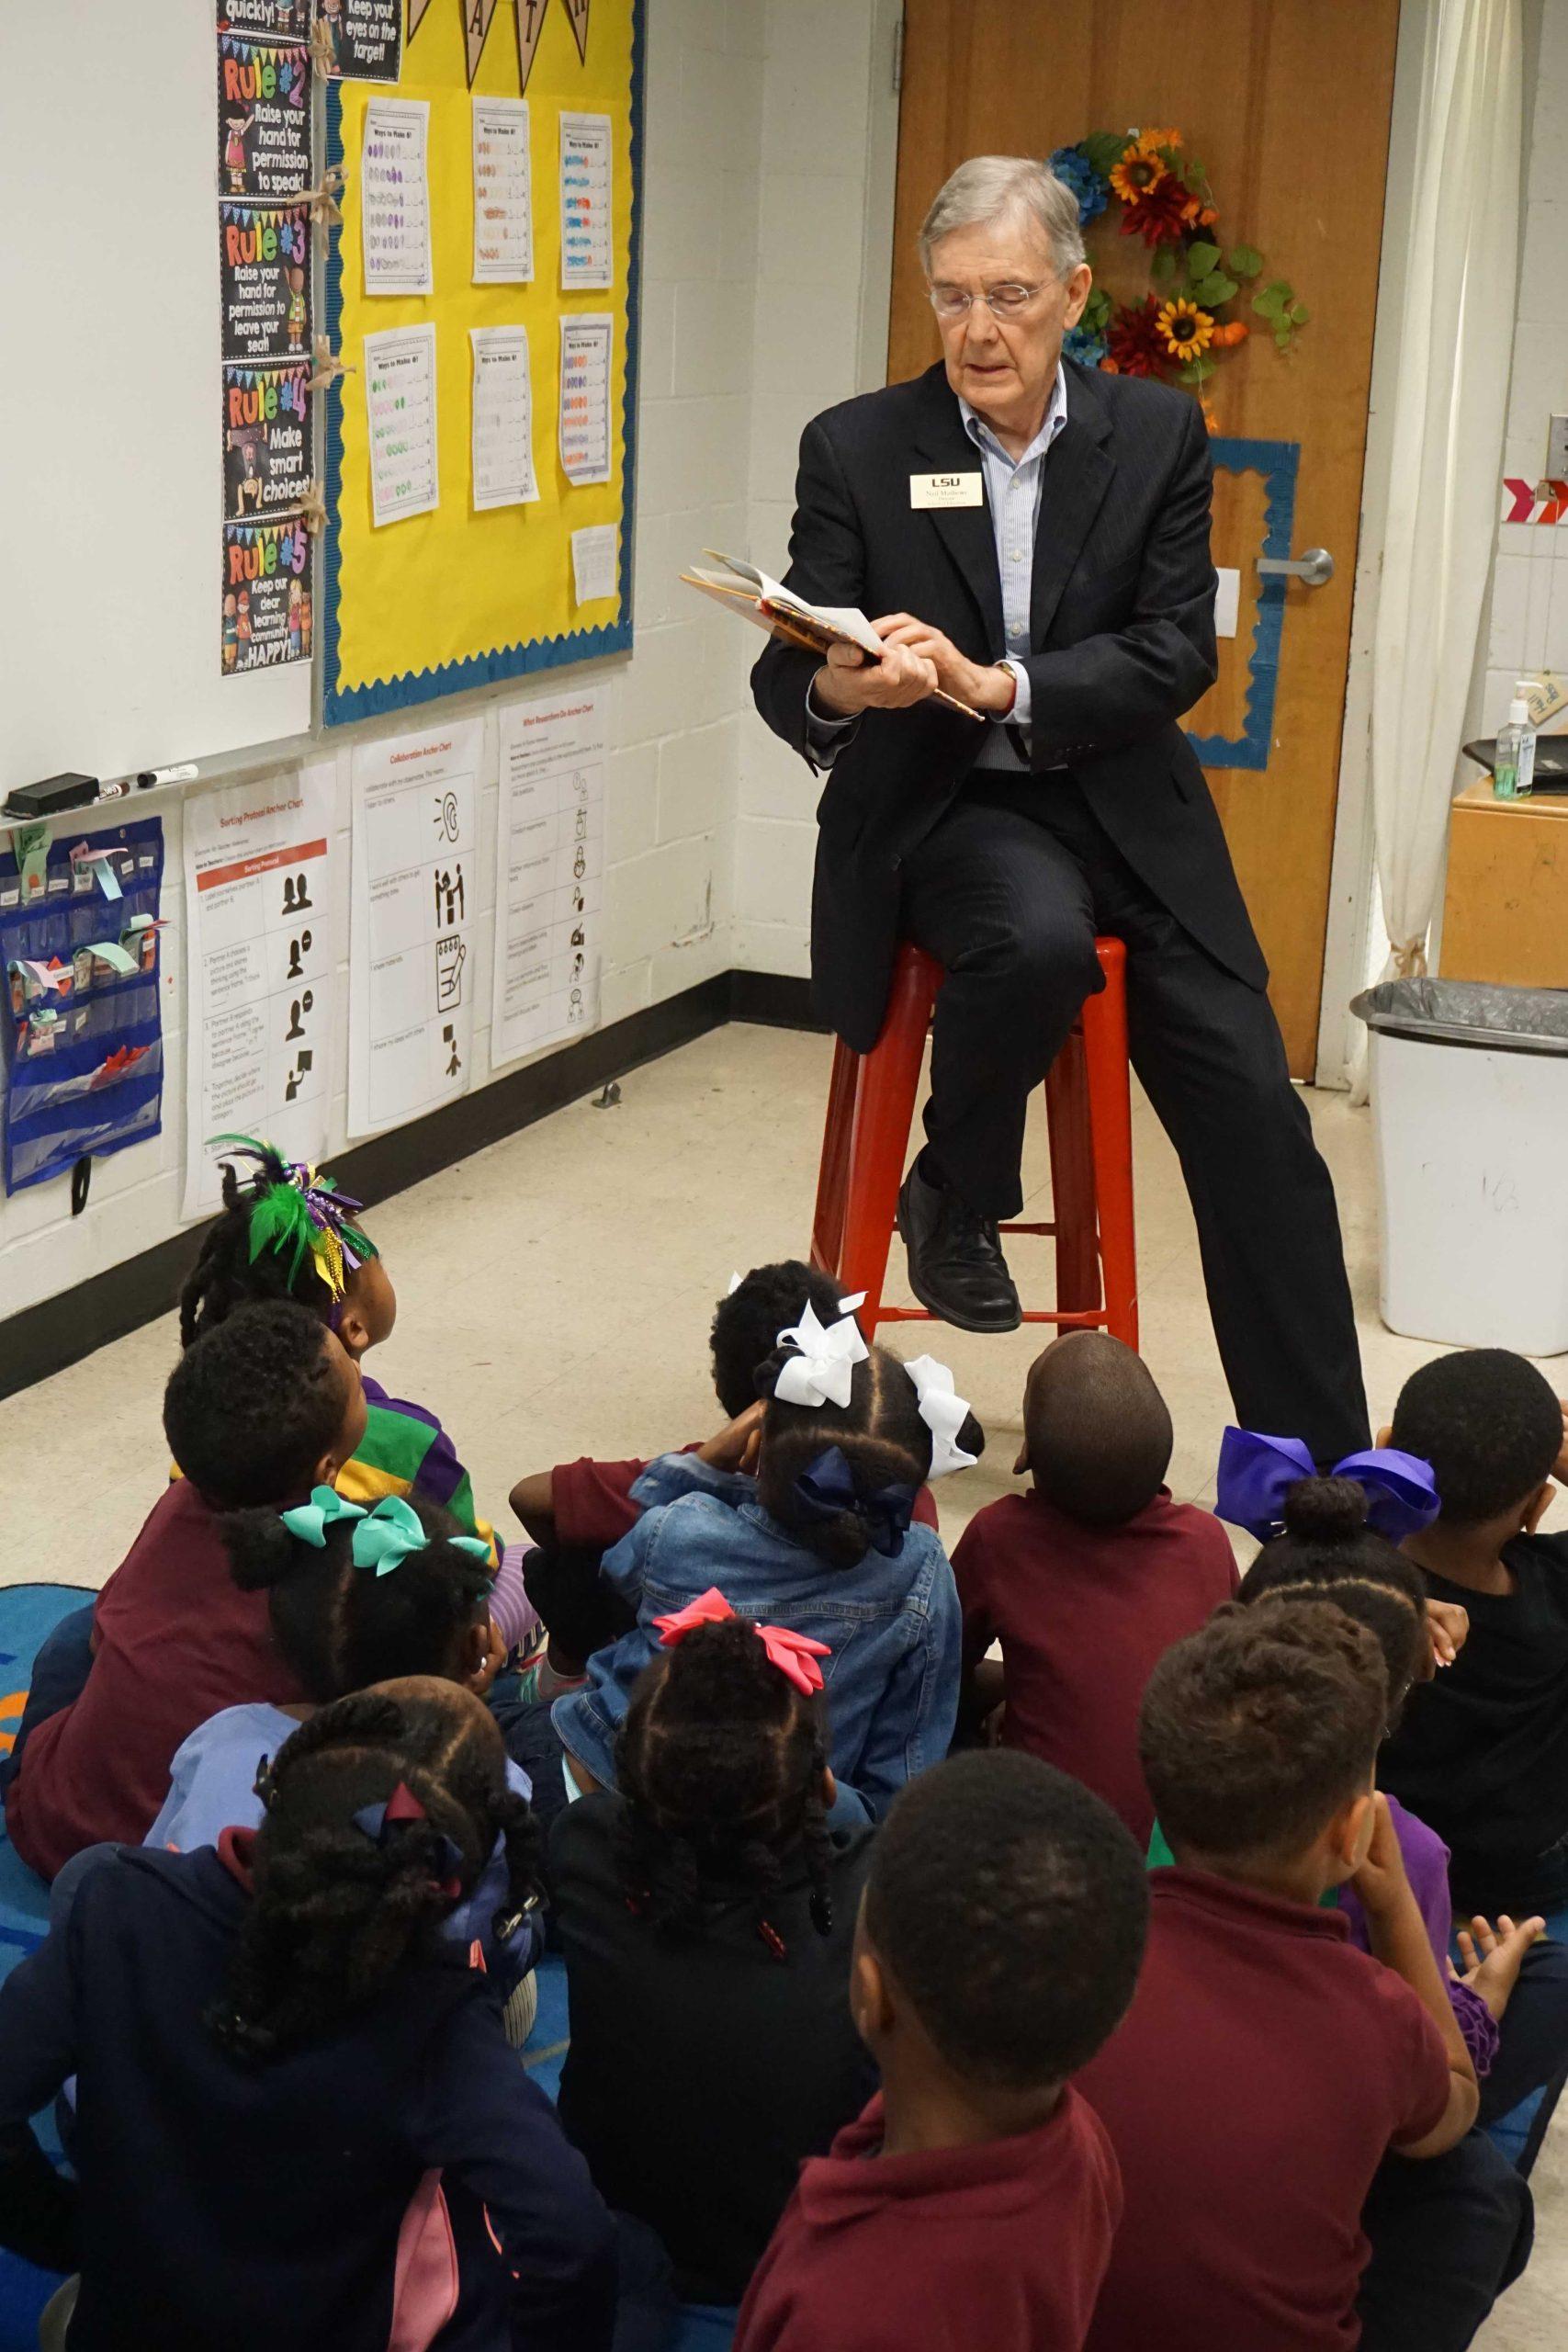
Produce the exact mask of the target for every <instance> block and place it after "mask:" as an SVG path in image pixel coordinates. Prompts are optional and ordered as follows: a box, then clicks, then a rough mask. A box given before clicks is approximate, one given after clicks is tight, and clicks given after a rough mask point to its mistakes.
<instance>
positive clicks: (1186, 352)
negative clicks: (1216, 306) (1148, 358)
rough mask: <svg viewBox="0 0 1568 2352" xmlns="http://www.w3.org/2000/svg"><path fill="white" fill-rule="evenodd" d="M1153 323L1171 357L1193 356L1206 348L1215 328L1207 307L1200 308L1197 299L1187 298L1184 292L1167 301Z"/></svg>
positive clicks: (1190, 357) (1191, 357)
mask: <svg viewBox="0 0 1568 2352" xmlns="http://www.w3.org/2000/svg"><path fill="white" fill-rule="evenodd" d="M1155 324H1156V327H1157V328H1158V329H1159V333H1160V335H1161V338H1162V339H1163V341H1164V344H1165V347H1166V349H1167V350H1168V352H1169V354H1170V356H1171V357H1172V358H1173V359H1196V357H1197V356H1198V354H1199V353H1200V352H1201V351H1203V350H1206V349H1207V347H1208V345H1209V343H1210V341H1211V340H1212V338H1213V332H1214V322H1213V319H1212V318H1211V317H1210V316H1209V313H1208V311H1201V310H1200V309H1199V308H1198V305H1197V303H1196V302H1189V301H1188V300H1187V299H1186V297H1185V295H1183V296H1182V297H1181V298H1180V299H1179V300H1177V301H1174V302H1168V303H1167V304H1166V306H1165V308H1164V310H1163V311H1161V312H1160V314H1159V317H1158V318H1157V319H1156V322H1155Z"/></svg>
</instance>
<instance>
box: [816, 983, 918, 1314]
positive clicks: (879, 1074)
mask: <svg viewBox="0 0 1568 2352" xmlns="http://www.w3.org/2000/svg"><path fill="white" fill-rule="evenodd" d="M923 965H924V958H919V957H913V956H911V957H909V958H908V959H907V960H901V961H900V964H899V966H898V968H897V972H896V973H895V976H894V982H893V993H892V996H891V998H890V1000H889V1002H888V1007H887V1017H886V1021H885V1022H884V1023H883V1031H882V1035H881V1036H880V1037H879V1038H878V1039H877V1042H876V1044H875V1046H874V1047H873V1049H872V1051H871V1052H870V1053H869V1054H867V1055H866V1057H865V1058H864V1060H863V1062H862V1064H861V1067H860V1083H859V1086H858V1087H857V1089H856V1092H855V1116H854V1140H853V1142H852V1145H851V1148H850V1176H849V1192H848V1200H847V1202H846V1204H845V1212H844V1246H843V1249H842V1251H841V1252H840V1261H839V1279H840V1282H841V1283H842V1284H843V1286H844V1288H845V1290H846V1291H857V1290H863V1291H864V1293H865V1305H864V1306H863V1307H862V1308H861V1310H860V1314H859V1317H858V1320H859V1323H860V1326H861V1329H862V1330H863V1332H864V1333H865V1335H866V1337H867V1339H870V1338H871V1336H872V1334H873V1333H874V1330H875V1329H876V1326H877V1323H878V1321H879V1320H880V1318H881V1314H882V1291H883V1285H884V1283H886V1278H887V1254H888V1251H889V1250H890V1248H891V1247H892V1241H893V1227H894V1221H895V1219H896V1217H897V1213H898V1188H899V1185H900V1184H901V1183H902V1182H903V1181H904V1158H905V1154H906V1152H907V1151H908V1144H909V1123H910V1121H911V1119H912V1118H913V1116H914V1111H915V1097H916V1095H917V1094H918V1093H919V1086H920V1062H921V1059H922V1057H923V1056H924V1053H925V1044H926V1032H927V1029H928V1027H929V1026H930V1018H931V982H930V979H929V978H928V977H927V975H926V972H925V970H924V969H923V968H922V967H923Z"/></svg>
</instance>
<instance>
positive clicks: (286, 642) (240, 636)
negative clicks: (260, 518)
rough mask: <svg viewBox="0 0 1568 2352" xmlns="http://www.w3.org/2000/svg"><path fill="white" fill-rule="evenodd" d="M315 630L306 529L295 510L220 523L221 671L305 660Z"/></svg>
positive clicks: (231, 673) (269, 667)
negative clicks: (264, 519)
mask: <svg viewBox="0 0 1568 2352" xmlns="http://www.w3.org/2000/svg"><path fill="white" fill-rule="evenodd" d="M314 631H315V616H314V608H313V604H312V598H311V565H310V533H309V531H307V529H306V528H305V526H304V524H303V522H302V521H301V520H300V518H299V515H288V516H284V517H282V518H280V519H279V520H278V521H277V522H276V523H225V524H224V526H223V605H222V663H223V675H224V676H225V677H226V678H228V677H233V676H236V675H241V674H243V673H244V672H245V671H247V670H274V669H276V668H277V667H278V665H279V664H280V663H282V662H308V661H309V660H310V648H311V640H312V638H313V636H314Z"/></svg>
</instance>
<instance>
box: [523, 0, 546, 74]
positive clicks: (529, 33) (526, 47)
mask: <svg viewBox="0 0 1568 2352" xmlns="http://www.w3.org/2000/svg"><path fill="white" fill-rule="evenodd" d="M549 5H550V0H517V85H518V88H519V89H520V90H521V91H522V93H523V96H525V97H526V96H527V95H528V76H529V74H531V73H532V72H533V70H534V52H535V51H536V49H537V48H538V46H539V33H540V30H541V28H542V27H543V25H544V21H545V11H546V9H547V7H548V6H549Z"/></svg>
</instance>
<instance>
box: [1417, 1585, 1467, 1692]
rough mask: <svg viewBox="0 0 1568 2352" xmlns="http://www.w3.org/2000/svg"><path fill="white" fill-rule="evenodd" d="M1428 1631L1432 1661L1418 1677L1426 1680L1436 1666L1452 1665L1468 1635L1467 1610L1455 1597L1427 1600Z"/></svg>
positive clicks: (1436, 1668) (1433, 1672) (1434, 1671)
mask: <svg viewBox="0 0 1568 2352" xmlns="http://www.w3.org/2000/svg"><path fill="white" fill-rule="evenodd" d="M1427 1635H1428V1637H1429V1639H1430V1642H1431V1664H1430V1665H1429V1666H1428V1668H1427V1672H1426V1673H1425V1674H1424V1675H1423V1676H1422V1677H1421V1679H1422V1681H1424V1682H1429V1681H1430V1680H1431V1679H1432V1677H1433V1675H1434V1674H1435V1673H1436V1672H1437V1671H1438V1668H1439V1667H1443V1666H1452V1664H1453V1662H1454V1660H1455V1658H1456V1657H1458V1656H1459V1654H1460V1652H1461V1649H1463V1647H1464V1645H1465V1643H1466V1641H1467V1640H1468V1639H1469V1637H1470V1611H1469V1610H1468V1609H1464V1608H1461V1605H1460V1603H1459V1602H1458V1601H1457V1600H1428V1601H1427Z"/></svg>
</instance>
